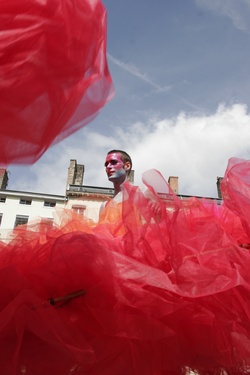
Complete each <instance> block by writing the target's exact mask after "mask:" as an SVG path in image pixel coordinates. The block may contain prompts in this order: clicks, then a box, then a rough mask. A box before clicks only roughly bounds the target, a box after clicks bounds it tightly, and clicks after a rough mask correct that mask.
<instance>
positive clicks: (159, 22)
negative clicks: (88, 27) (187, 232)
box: [8, 0, 250, 197]
mask: <svg viewBox="0 0 250 375" xmlns="http://www.w3.org/2000/svg"><path fill="white" fill-rule="evenodd" d="M103 3H104V5H105V6H106V9H107V17H108V41H107V54H108V64H109V69H110V72H111V75H112V77H113V81H114V87H115V95H114V98H113V99H112V100H111V101H110V102H109V103H108V104H107V105H106V106H105V108H103V110H102V111H101V113H100V114H99V115H98V117H97V118H96V119H95V120H94V121H93V122H92V123H90V124H88V125H87V126H86V127H85V128H83V129H82V130H80V131H78V132H77V133H75V134H73V135H72V136H70V137H69V138H67V139H65V140H64V141H62V142H61V143H59V144H57V145H55V146H53V147H52V148H51V149H49V150H48V151H47V152H46V153H45V154H44V155H43V156H42V158H41V159H40V160H39V161H38V162H37V163H35V164H34V165H32V166H9V171H10V176H9V177H10V181H9V186H8V188H9V189H13V190H15V189H16V190H27V191H37V192H44V193H54V194H64V192H65V186H66V177H67V169H68V166H69V161H70V159H76V160H77V162H78V163H79V164H84V165H85V177H84V183H85V184H86V185H101V186H110V183H109V182H108V181H107V178H106V175H105V171H104V168H103V164H104V159H105V156H106V152H107V151H108V150H110V149H112V148H122V149H125V150H126V151H128V152H129V153H130V154H131V156H132V158H133V163H134V165H133V166H134V169H135V183H136V184H140V180H141V174H142V173H143V172H144V171H145V170H147V169H150V168H155V169H157V170H159V171H160V172H161V173H162V174H163V176H164V177H165V179H166V180H167V179H168V177H169V176H171V175H172V176H178V177H179V191H180V193H182V194H189V195H203V196H212V197H215V196H216V194H217V192H216V177H217V176H223V174H224V171H225V169H226V166H227V161H228V159H229V158H230V157H239V158H246V159H249V154H250V142H249V140H250V113H249V108H250V78H249V72H250V68H249V67H250V0H156V1H155V0H136V1H135V0H103Z"/></svg>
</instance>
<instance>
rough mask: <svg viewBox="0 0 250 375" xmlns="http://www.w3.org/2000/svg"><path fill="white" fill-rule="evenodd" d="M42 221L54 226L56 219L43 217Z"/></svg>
mask: <svg viewBox="0 0 250 375" xmlns="http://www.w3.org/2000/svg"><path fill="white" fill-rule="evenodd" d="M41 223H43V224H46V225H48V226H51V227H53V225H54V219H53V218H51V217H43V218H41Z"/></svg>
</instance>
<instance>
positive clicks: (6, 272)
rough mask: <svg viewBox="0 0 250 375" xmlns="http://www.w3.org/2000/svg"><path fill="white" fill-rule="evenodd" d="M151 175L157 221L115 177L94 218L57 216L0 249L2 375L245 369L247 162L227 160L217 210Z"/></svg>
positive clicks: (249, 324)
mask: <svg viewBox="0 0 250 375" xmlns="http://www.w3.org/2000/svg"><path fill="white" fill-rule="evenodd" d="M156 175H157V176H158V178H159V181H158V182H159V183H160V186H161V191H160V192H161V193H163V197H164V200H159V204H160V205H161V207H162V215H161V217H159V216H157V217H156V216H155V215H154V213H153V212H150V209H148V201H147V199H146V198H145V196H144V195H143V194H142V193H141V191H140V189H138V188H136V187H133V186H131V185H130V184H129V183H125V184H124V188H123V202H122V204H120V203H119V204H118V206H117V209H114V205H113V204H108V205H107V208H106V210H109V209H110V207H112V210H113V212H112V214H111V215H110V216H109V215H108V212H106V213H105V212H104V213H103V218H104V217H105V220H102V221H101V222H100V223H99V224H93V223H92V222H90V221H88V220H84V219H81V218H80V217H77V218H73V217H71V218H70V213H69V212H66V213H65V215H66V214H68V215H69V216H68V219H65V215H64V224H63V225H61V227H58V228H55V227H54V228H51V227H46V225H45V224H40V225H39V224H37V227H32V228H29V227H24V228H23V229H22V228H21V229H19V230H18V231H17V232H19V235H17V237H16V238H15V239H14V240H13V241H12V242H11V243H10V244H8V245H4V244H2V249H1V251H0V265H1V269H0V280H1V285H2V287H1V289H0V304H1V312H0V343H1V359H0V368H1V373H2V374H4V375H9V374H29V375H44V374H46V375H55V374H60V375H70V374H77V375H78V374H79V375H87V374H89V375H90V374H91V375H111V374H112V375H123V374H124V375H127V374H130V375H141V374H143V375H173V374H176V375H177V374H178V375H179V374H181V373H183V374H185V373H186V372H185V371H187V369H194V370H196V371H197V373H198V374H199V375H200V374H202V375H203V374H213V375H215V374H216V375H218V374H224V373H225V374H230V375H232V374H234V375H239V374H245V373H247V370H249V366H250V272H249V270H250V254H249V250H248V249H247V248H246V247H247V246H248V245H247V244H249V243H250V233H249V229H248V228H249V224H250V221H249V213H248V211H249V210H247V207H250V200H249V198H250V193H249V191H250V161H243V160H238V159H231V160H230V163H229V166H228V169H227V171H226V174H225V177H224V180H223V183H222V191H223V193H224V195H225V201H224V203H223V204H222V205H221V206H217V205H216V204H213V203H209V202H206V201H204V202H201V201H199V200H197V199H195V198H190V199H188V200H186V201H181V200H179V198H178V197H177V196H175V195H174V194H173V193H172V192H171V191H170V189H169V187H168V185H167V183H166V182H164V181H163V179H162V178H161V176H160V174H159V173H156ZM146 180H147V179H146ZM147 183H148V182H147ZM152 191H153V189H152ZM156 199H158V198H157V197H156ZM139 217H140V220H138V218H139ZM108 220H109V221H108ZM111 229H112V230H111ZM116 229H117V230H116ZM223 370H224V371H225V372H224V373H223Z"/></svg>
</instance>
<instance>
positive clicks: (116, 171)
mask: <svg viewBox="0 0 250 375" xmlns="http://www.w3.org/2000/svg"><path fill="white" fill-rule="evenodd" d="M104 166H105V168H106V173H107V176H108V179H109V180H110V181H115V180H119V179H121V178H125V177H126V170H125V168H124V161H123V160H122V158H121V155H120V154H119V153H114V154H108V155H107V157H106V161H105V164H104Z"/></svg>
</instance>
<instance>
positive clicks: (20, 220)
mask: <svg viewBox="0 0 250 375" xmlns="http://www.w3.org/2000/svg"><path fill="white" fill-rule="evenodd" d="M28 220H29V216H26V215H16V221H15V225H14V228H16V227H17V226H18V225H23V224H26V223H27V222H28Z"/></svg>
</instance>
